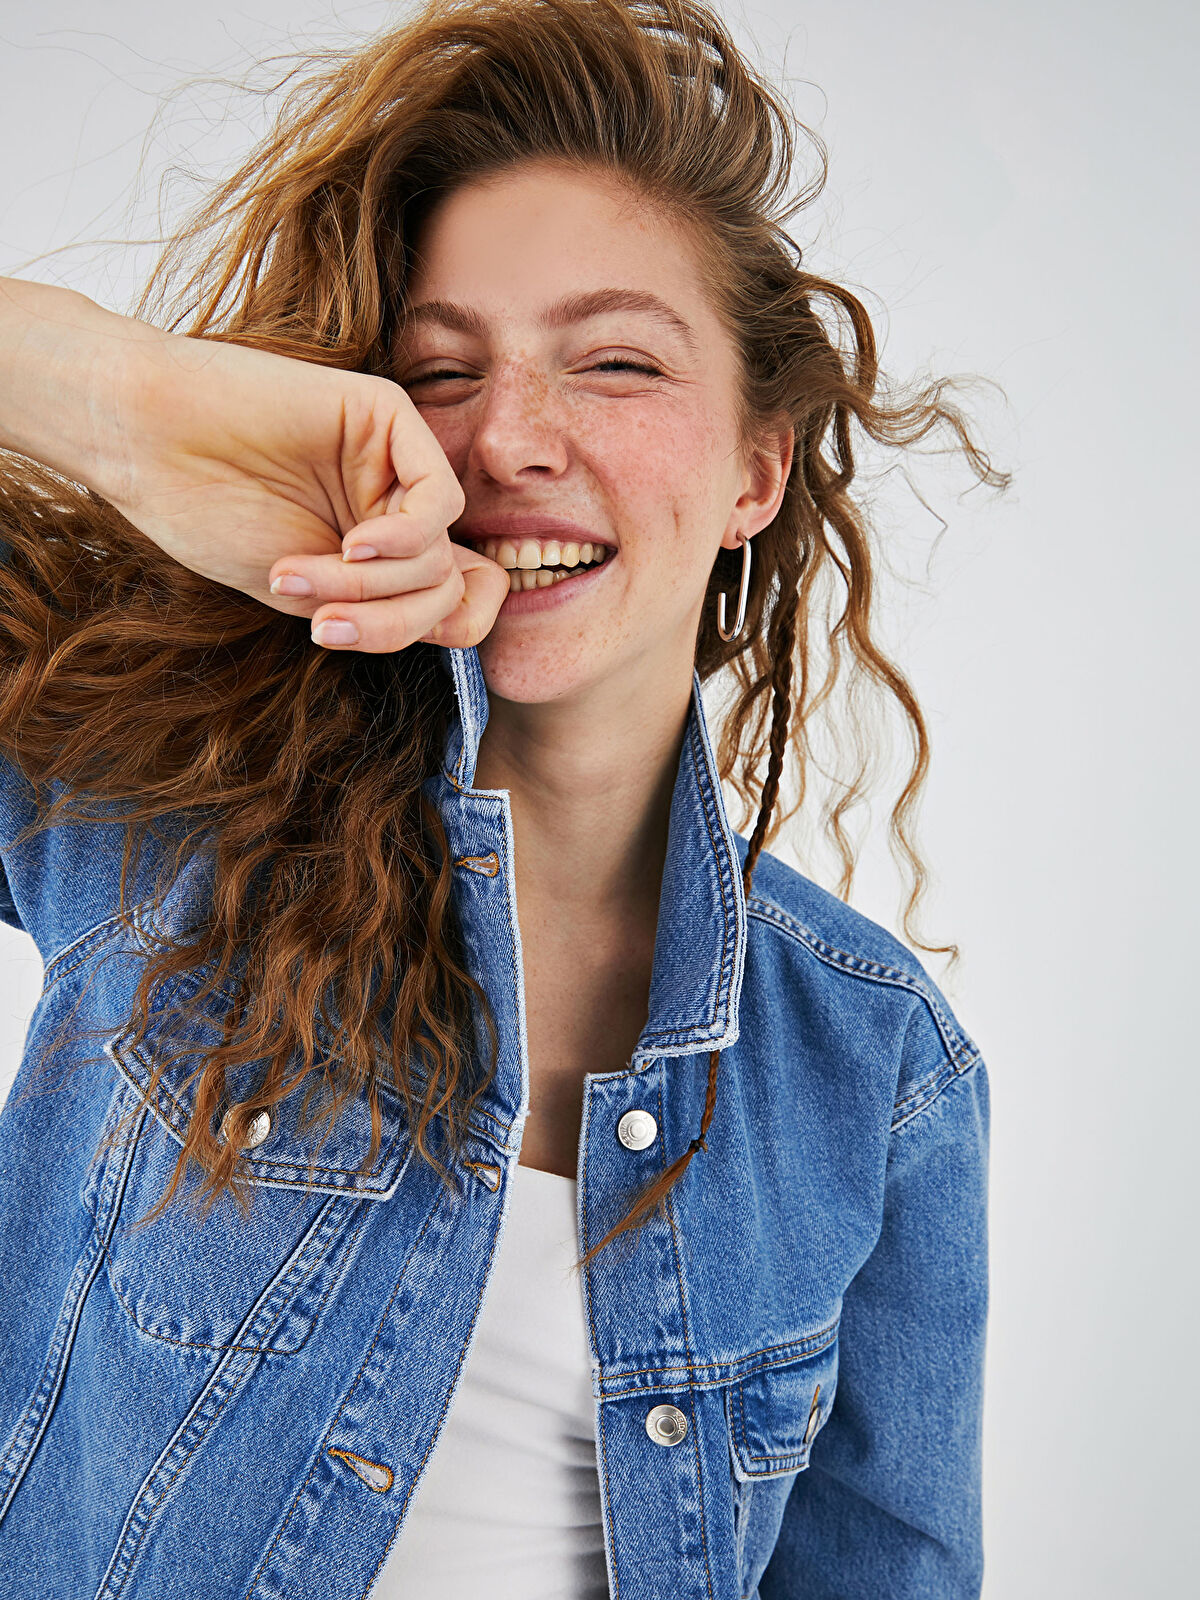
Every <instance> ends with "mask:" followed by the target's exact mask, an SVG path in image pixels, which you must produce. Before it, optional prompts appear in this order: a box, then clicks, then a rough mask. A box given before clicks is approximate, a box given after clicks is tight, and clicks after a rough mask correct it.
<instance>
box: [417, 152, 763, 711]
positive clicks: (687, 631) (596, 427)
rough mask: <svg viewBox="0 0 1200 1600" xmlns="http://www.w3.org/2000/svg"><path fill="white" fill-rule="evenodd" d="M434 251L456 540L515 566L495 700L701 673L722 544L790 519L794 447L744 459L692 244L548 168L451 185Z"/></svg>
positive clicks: (422, 376) (490, 650)
mask: <svg viewBox="0 0 1200 1600" xmlns="http://www.w3.org/2000/svg"><path fill="white" fill-rule="evenodd" d="M417 246H418V248H417V253H416V260H415V266H414V272H413V275H412V278H411V281H410V284H409V295H410V300H411V304H412V308H413V317H412V319H411V327H410V328H409V329H408V331H407V332H406V335H405V338H404V341H403V344H402V347H401V349H400V352H399V365H398V367H397V369H396V375H397V377H398V379H399V381H400V382H401V383H402V384H403V385H404V387H405V389H406V390H407V392H408V394H409V396H410V398H411V399H412V401H413V403H414V404H415V405H416V407H417V408H418V410H419V412H420V414H421V416H422V417H423V418H424V420H425V422H426V423H427V424H428V425H429V427H430V428H431V429H432V430H433V433H434V435H435V436H436V438H437V440H438V442H439V444H440V445H441V447H442V449H443V450H444V452H445V454H446V456H447V458H448V459H449V462H450V465H451V466H452V467H453V469H454V472H455V474H456V476H457V477H458V479H459V482H460V483H461V485H462V488H463V493H464V495H465V498H466V509H465V511H464V513H463V516H462V517H461V518H460V519H459V521H458V522H457V523H455V524H454V525H453V526H452V527H451V529H450V536H451V538H452V539H456V540H458V541H460V542H463V543H470V544H474V545H476V546H478V547H480V548H482V549H483V550H484V553H485V554H487V555H489V556H490V557H491V558H492V559H493V560H498V561H499V562H500V564H501V565H502V566H505V567H508V568H510V582H511V583H512V585H513V588H512V592H510V594H509V596H508V598H507V599H506V600H505V602H504V604H503V606H502V607H501V609H500V613H499V616H498V617H497V619H496V621H495V623H494V625H493V627H492V629H491V632H490V633H489V634H488V635H487V637H486V638H485V639H484V640H483V641H482V643H481V645H480V647H479V654H480V661H481V665H482V666H483V669H484V675H485V678H486V681H487V684H488V688H489V691H490V692H491V693H493V694H496V695H499V696H501V697H502V698H504V699H509V700H515V701H522V702H535V701H547V700H555V699H561V698H563V697H571V696H573V695H576V694H577V693H578V692H580V691H584V690H587V689H589V688H591V687H593V686H595V685H597V684H598V683H599V682H600V681H601V680H606V679H608V680H612V681H614V682H616V681H618V680H619V681H620V683H621V685H622V688H623V691H624V690H628V691H629V692H630V693H632V694H634V695H637V694H641V693H644V692H655V691H658V692H661V691H662V690H663V689H665V688H666V687H667V686H668V685H671V684H678V683H684V684H688V683H690V679H691V670H692V659H693V656H694V651H695V640H696V631H697V627H698V624H699V618H700V608H701V605H702V603H703V600H704V595H705V588H706V585H707V582H708V578H709V574H710V572H711V570H712V565H713V562H714V560H715V559H716V554H717V550H718V548H719V547H720V546H721V545H726V546H728V547H730V548H733V547H735V546H736V545H737V543H738V533H739V530H741V531H744V532H745V533H746V534H747V535H753V534H754V533H756V532H757V531H758V530H759V529H760V528H761V527H763V526H765V524H766V523H768V522H769V521H770V520H771V518H772V517H773V516H774V514H775V512H776V510H777V509H778V505H779V502H780V500H781V498H782V492H783V484H784V482H785V481H786V475H787V467H788V465H789V464H790V454H791V437H790V434H785V435H784V436H783V437H782V438H781V439H780V441H779V450H778V452H776V453H774V454H773V455H770V456H768V457H762V456H760V455H759V454H758V453H755V454H754V457H753V461H752V462H748V461H747V460H745V459H744V458H743V453H742V452H741V451H740V450H739V444H738V439H737V433H736V427H735V416H734V399H735V375H736V371H737V368H736V362H737V353H736V351H735V348H734V346H733V343H732V341H731V340H730V338H729V337H728V335H727V334H726V333H725V331H724V329H723V327H722V326H721V324H720V323H719V321H718V319H717V317H716V314H715V312H714V311H713V310H712V308H711V306H710V305H709V303H708V301H707V299H706V297H705V295H704V293H703V291H702V288H701V283H700V279H699V276H698V273H697V268H696V262H695V258H694V255H693V253H692V248H691V246H690V244H689V242H688V241H687V239H686V238H685V237H684V236H683V234H682V233H680V232H679V231H677V230H676V229H675V228H673V227H672V226H670V225H669V224H668V223H667V222H666V221H665V220H664V219H663V218H662V217H661V216H660V215H658V214H656V212H655V210H654V208H653V207H652V206H650V205H649V204H647V203H646V202H644V201H643V200H641V199H640V198H637V197H635V196H634V195H633V194H632V193H631V192H630V191H629V190H628V189H626V188H624V187H621V186H618V185H617V184H616V183H615V182H614V181H613V180H611V179H609V178H607V177H606V176H604V175H600V174H597V175H596V176H594V177H593V176H590V175H589V176H583V175H581V174H579V173H578V172H571V171H567V170H565V169H563V168H556V167H554V166H546V165H541V164H538V165H533V164H527V165H523V166H520V167H516V168H510V169H508V170H506V172H505V173H504V174H502V175H500V176H499V177H495V178H492V179H489V180H486V181H482V182H474V183H471V184H469V185H467V186H465V187H463V188H461V189H459V190H457V191H455V192H454V193H453V194H451V195H449V196H448V197H447V198H446V199H445V200H443V201H442V202H441V203H440V204H439V205H438V207H436V208H435V209H434V210H433V211H432V212H431V214H430V216H429V218H428V220H427V221H426V223H425V226H424V228H423V229H422V231H421V235H420V238H419V239H418V240H417ZM589 544H590V545H591V547H592V563H591V564H590V565H588V564H586V557H587V553H588V552H587V546H588V545H589ZM579 557H583V558H584V559H582V560H580V559H579ZM597 563H598V564H597ZM539 565H540V567H541V575H540V578H539V576H538V575H537V574H538V567H539ZM558 574H561V576H559V575H558ZM518 586H519V587H518ZM733 598H734V596H732V595H731V597H730V600H731V602H732V600H733ZM664 675H665V676H664Z"/></svg>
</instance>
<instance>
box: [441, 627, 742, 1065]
mask: <svg viewBox="0 0 1200 1600" xmlns="http://www.w3.org/2000/svg"><path fill="white" fill-rule="evenodd" d="M439 649H440V650H441V653H442V656H443V658H444V663H445V665H446V666H447V667H448V669H449V671H450V674H451V676H452V678H453V680H454V690H455V695H456V698H457V703H458V715H457V716H456V717H453V718H452V719H451V723H450V728H449V730H448V733H447V738H446V746H445V775H446V777H447V778H448V779H449V781H450V783H451V784H452V785H453V786H454V788H455V789H457V790H459V791H460V792H462V791H465V792H466V794H467V795H469V794H470V793H472V792H479V793H485V792H490V791H473V790H472V785H473V783H474V780H475V765H476V760H477V758H478V754H479V742H480V739H481V738H482V736H483V730H484V728H485V727H486V726H487V719H488V695H487V686H486V684H485V682H484V677H483V669H482V667H481V666H480V662H479V652H478V650H476V649H475V648H474V647H472V648H470V649H464V650H455V649H448V648H446V647H439ZM745 851H746V843H745V841H744V840H743V839H741V838H740V837H739V836H738V835H737V834H735V833H734V831H733V829H732V827H731V826H730V823H729V818H728V816H727V815H726V811H725V803H724V799H723V797H722V794H721V783H720V778H719V775H718V772H717V764H716V759H715V757H714V755H713V750H712V744H711V741H710V739H709V735H708V724H707V721H706V719H705V714H704V703H703V700H702V698H701V694H700V678H699V675H698V674H697V673H693V675H692V699H691V706H690V708H689V712H688V720H687V727H686V730H685V733H684V740H683V748H682V752H681V755H680V760H679V770H678V773H677V775H676V779H675V787H674V790H673V792H672V797H671V811H670V820H669V824H668V834H667V859H666V865H665V868H664V871H663V885H662V895H661V899H660V901H659V913H658V931H657V935H656V938H655V945H654V966H653V971H652V975H651V980H650V1005H649V1014H648V1018H647V1022H646V1026H645V1028H644V1029H643V1031H642V1034H641V1037H640V1038H639V1040H638V1044H637V1048H636V1051H635V1061H636V1060H637V1058H638V1057H641V1058H643V1059H648V1058H651V1057H654V1056H676V1055H690V1054H692V1053H693V1052H695V1051H697V1050H712V1049H725V1048H727V1047H728V1046H729V1045H732V1044H733V1043H734V1041H735V1040H736V1039H737V1036H738V1001H739V997H740V994H741V987H742V974H743V970H744V967H745V960H746V898H745V893H744V891H743V887H742V861H743V859H744V857H745Z"/></svg>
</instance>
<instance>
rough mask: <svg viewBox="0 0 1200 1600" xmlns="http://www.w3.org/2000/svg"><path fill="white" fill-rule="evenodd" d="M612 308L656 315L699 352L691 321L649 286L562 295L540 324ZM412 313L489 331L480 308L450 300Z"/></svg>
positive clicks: (424, 304) (418, 320) (426, 303)
mask: <svg viewBox="0 0 1200 1600" xmlns="http://www.w3.org/2000/svg"><path fill="white" fill-rule="evenodd" d="M613 311H637V312H641V313H642V315H644V316H648V317H653V318H654V319H655V321H656V322H660V323H662V324H663V326H664V327H668V328H670V329H671V330H672V331H673V332H674V333H675V334H676V335H678V337H679V338H680V339H681V340H682V342H683V344H684V346H685V347H686V349H687V351H688V353H689V354H690V355H692V356H697V355H699V349H700V346H699V341H698V340H697V338H696V335H695V332H694V331H693V329H692V327H691V325H690V324H689V323H687V322H685V321H684V320H683V318H682V317H681V316H680V315H679V313H678V312H677V311H673V310H672V309H671V307H670V306H669V305H668V304H667V302H666V301H665V300H660V299H659V297H658V295H656V294H651V293H650V292H649V290H647V289H590V290H587V291H586V292H585V293H583V294H568V295H563V297H562V298H561V299H559V300H556V301H555V302H554V303H553V305H551V306H548V307H547V308H546V310H545V311H544V312H543V314H542V316H541V317H540V318H539V319H538V326H539V327H541V328H566V327H569V326H570V325H571V324H572V323H574V322H586V321H587V319H588V318H589V317H602V316H606V315H608V314H609V313H610V312H613ZM409 316H410V317H411V319H412V322H413V323H414V324H418V325H419V324H423V323H437V324H438V325H439V326H440V327H443V328H452V329H453V330H454V331H455V332H456V333H465V334H468V335H471V336H473V337H475V338H479V339H482V338H483V337H484V336H485V335H486V333H487V325H486V324H485V322H484V320H483V318H482V317H481V316H480V315H479V313H478V312H477V311H472V310H471V309H470V307H469V306H459V305H455V304H454V303H453V301H450V300H422V301H421V302H420V303H419V304H418V305H414V306H410V307H409Z"/></svg>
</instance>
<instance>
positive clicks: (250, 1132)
mask: <svg viewBox="0 0 1200 1600" xmlns="http://www.w3.org/2000/svg"><path fill="white" fill-rule="evenodd" d="M232 1117H233V1108H231V1109H230V1110H228V1111H227V1112H226V1113H225V1116H224V1118H223V1120H222V1122H221V1136H222V1138H225V1139H227V1138H228V1137H229V1123H230V1120H231V1118H232ZM270 1131H271V1113H270V1112H269V1111H260V1112H258V1113H257V1114H256V1115H255V1116H254V1117H253V1118H252V1119H251V1122H250V1126H249V1127H248V1128H247V1129H246V1138H245V1141H244V1142H243V1144H242V1149H243V1150H257V1149H258V1147H259V1145H260V1144H261V1143H262V1142H263V1140H264V1139H265V1138H266V1137H267V1135H268V1134H269V1133H270Z"/></svg>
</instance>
